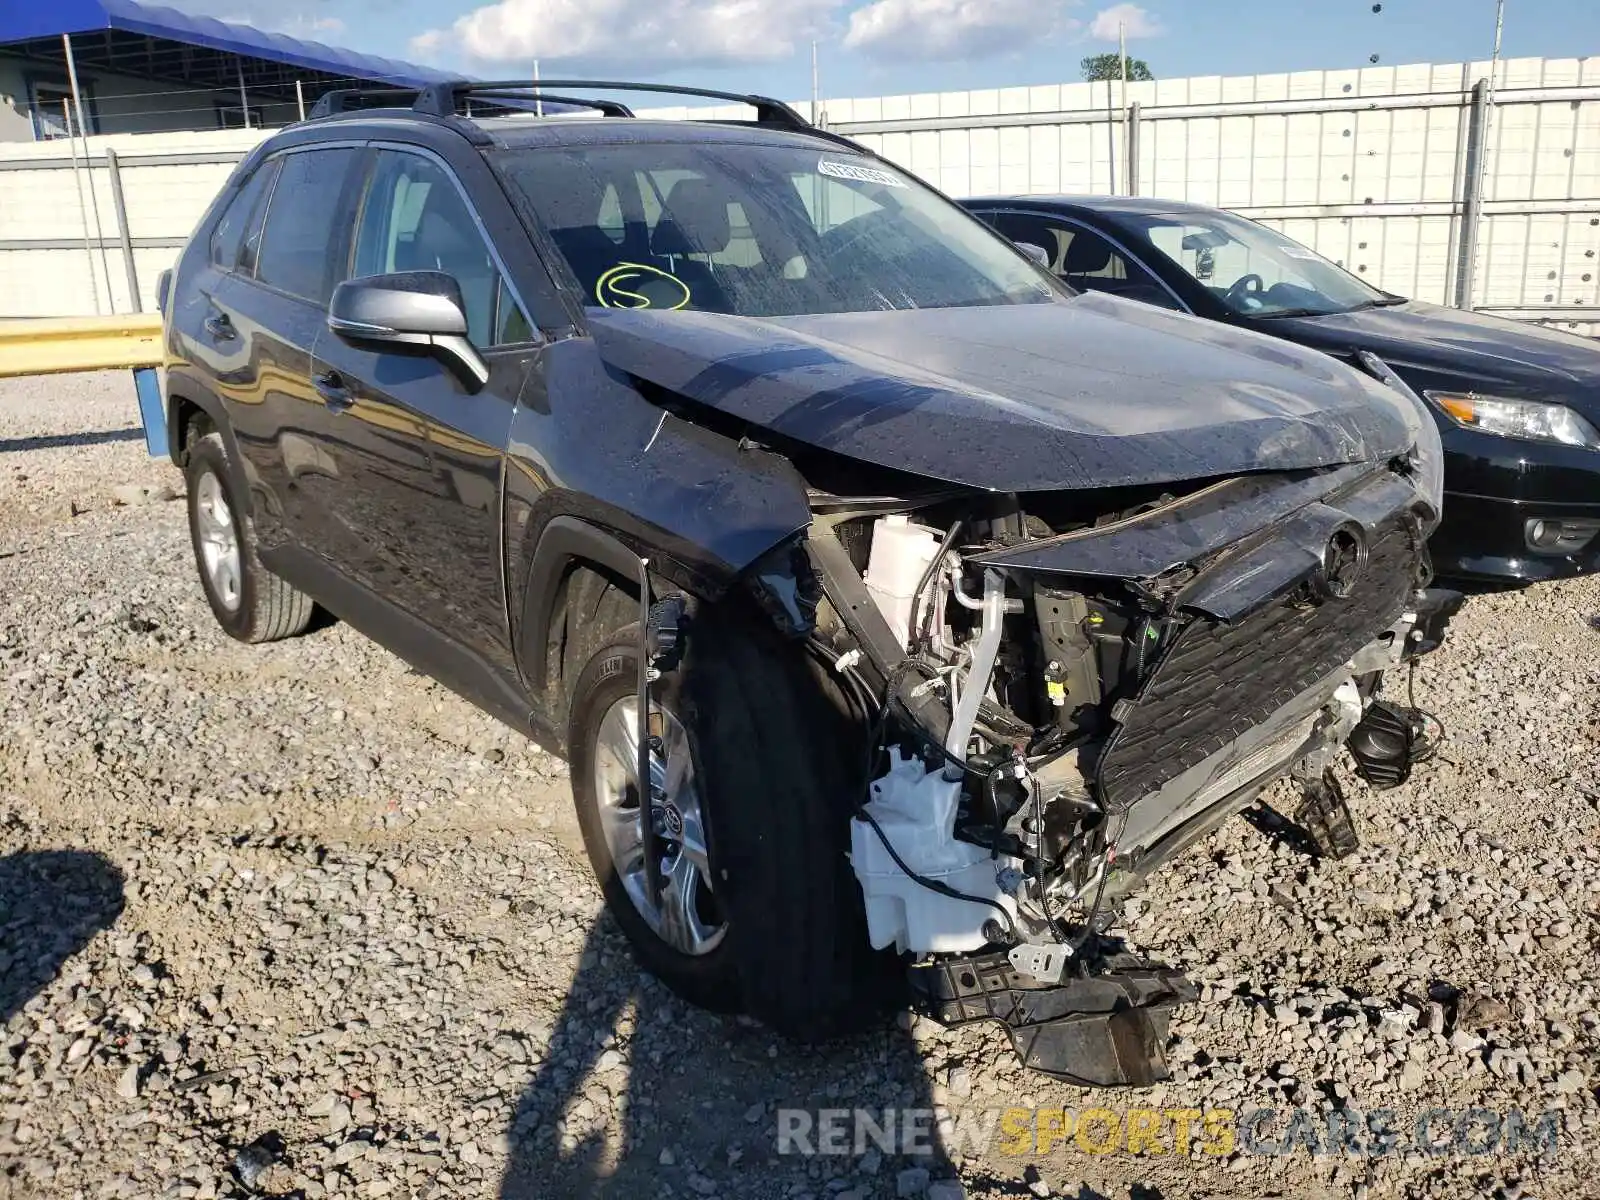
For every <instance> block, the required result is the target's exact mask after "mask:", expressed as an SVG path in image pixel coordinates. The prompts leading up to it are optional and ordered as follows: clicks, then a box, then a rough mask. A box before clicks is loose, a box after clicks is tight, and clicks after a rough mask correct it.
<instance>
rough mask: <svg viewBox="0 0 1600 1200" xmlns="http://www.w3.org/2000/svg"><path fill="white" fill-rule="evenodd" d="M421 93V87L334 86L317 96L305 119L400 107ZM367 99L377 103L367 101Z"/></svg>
mask: <svg viewBox="0 0 1600 1200" xmlns="http://www.w3.org/2000/svg"><path fill="white" fill-rule="evenodd" d="M421 93H422V89H421V88H396V87H383V88H335V89H334V90H333V91H331V92H323V93H322V95H321V96H319V97H318V98H317V102H316V103H315V104H313V105H312V106H311V111H310V112H308V113H307V114H306V120H308V121H315V120H317V119H318V118H319V117H331V116H335V115H337V114H338V113H347V112H357V111H359V110H361V109H364V108H379V107H388V108H400V107H404V106H406V105H408V104H410V103H412V102H414V101H415V100H416V99H417V98H418V97H419V96H420V95H421ZM383 100H392V101H394V103H393V104H390V105H383V104H382V103H381V102H382V101H383ZM369 101H378V102H379V103H369Z"/></svg>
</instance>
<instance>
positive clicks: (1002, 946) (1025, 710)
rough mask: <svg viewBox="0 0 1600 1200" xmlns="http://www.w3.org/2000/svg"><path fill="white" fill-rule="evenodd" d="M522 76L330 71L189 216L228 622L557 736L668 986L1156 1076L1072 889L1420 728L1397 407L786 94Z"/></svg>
mask: <svg viewBox="0 0 1600 1200" xmlns="http://www.w3.org/2000/svg"><path fill="white" fill-rule="evenodd" d="M541 86H542V87H543V88H544V91H542V92H541V93H540V96H541V97H542V99H543V101H544V104H543V105H542V107H544V110H545V112H544V115H534V114H532V113H527V112H521V111H516V110H518V109H519V108H527V107H531V105H530V103H529V101H530V98H531V97H532V96H533V94H534V93H533V92H532V91H531V90H530V89H529V88H528V87H527V86H525V85H524V86H520V87H518V86H514V85H487V84H466V83H462V84H456V85H442V86H439V87H434V88H432V89H429V90H427V91H425V92H422V93H421V94H419V95H417V96H416V98H415V100H414V101H413V102H411V103H410V105H409V106H401V107H390V108H370V109H368V108H362V107H361V105H362V104H363V103H365V101H364V100H363V98H362V97H360V96H351V97H344V98H341V97H335V98H333V99H331V100H327V101H324V103H323V111H322V113H321V114H319V115H316V116H314V118H313V119H311V120H309V121H307V122H305V123H303V124H300V125H298V126H295V127H292V128H290V129H287V130H285V131H283V132H280V133H278V134H275V135H273V136H272V137H270V138H268V139H267V140H266V141H264V142H263V143H262V144H261V145H260V146H259V147H258V148H256V149H255V150H254V151H252V152H251V154H250V155H249V156H248V158H247V159H246V160H245V161H244V162H243V163H242V164H241V165H240V166H239V168H238V170H237V171H236V172H235V173H234V175H233V177H232V178H231V179H230V181H229V182H228V184H227V186H226V187H225V188H224V189H223V191H222V194H221V195H220V196H218V198H217V200H216V202H215V203H214V204H213V205H212V207H211V209H210V210H209V212H208V213H207V215H206V216H205V218H204V220H203V221H202V222H201V224H200V226H199V228H198V230H197V232H196V234H195V236H194V237H193V239H192V240H191V242H190V243H189V245H188V246H187V248H186V249H185V250H184V252H183V255H182V257H181V259H180V261H179V263H178V266H177V267H176V269H175V274H174V275H173V276H172V277H171V278H170V279H169V280H167V281H166V282H165V284H164V286H163V289H162V290H163V296H164V311H165V314H166V345H167V353H168V357H169V362H168V365H167V371H166V389H167V395H168V404H169V427H170V437H171V454H172V458H173V460H174V461H175V462H176V463H178V464H179V465H180V466H181V467H182V468H183V470H184V471H185V472H186V474H187V480H188V490H189V513H190V523H191V529H192V534H193V543H194V551H195V556H196V560H197V562H198V564H199V574H200V580H201V583H202V586H203V588H204V591H205V595H206V597H207V600H208V601H209V603H210V607H211V609H212V611H213V613H214V614H215V615H216V618H217V620H218V621H219V622H220V623H221V625H222V627H223V628H224V629H225V630H226V631H227V632H228V633H229V634H231V635H232V636H234V637H236V638H239V639H241V640H244V641H250V642H260V641H268V640H271V639H273V638H278V637H283V636H286V635H289V634H293V633H296V632H298V631H300V630H303V629H304V628H305V627H306V625H307V623H308V621H309V619H310V617H311V614H312V608H313V605H314V604H317V605H322V606H324V607H326V608H327V609H329V610H331V611H332V612H333V613H334V614H337V615H338V616H340V617H342V618H344V619H345V620H347V621H349V622H351V623H352V624H354V625H355V626H357V627H358V628H360V629H362V630H364V631H366V632H367V633H369V634H370V635H371V636H372V637H374V638H376V639H377V640H379V641H381V642H383V643H384V644H385V645H387V646H389V647H391V648H392V649H393V650H394V651H395V652H396V653H398V654H400V655H402V656H404V657H405V658H407V659H408V660H409V661H411V662H412V663H414V664H416V665H417V666H418V667H419V668H421V669H422V670H424V671H427V672H428V673H430V674H432V675H433V676H435V677H436V678H438V679H440V680H442V681H443V682H445V683H446V684H448V685H449V686H451V687H453V688H455V689H457V690H458V691H459V692H461V694H463V695H465V696H467V697H469V698H470V699H472V700H474V701H475V702H477V703H478V704H480V705H482V706H483V707H484V708H485V709H487V710H488V711H490V712H492V713H495V714H497V715H498V716H499V717H501V718H502V719H504V720H505V721H506V722H508V723H509V724H511V725H512V726H514V727H515V728H517V729H519V730H522V731H524V732H525V733H526V734H527V735H529V736H530V737H532V738H534V739H536V740H537V741H538V742H540V743H541V744H543V745H544V746H546V747H549V748H550V749H551V750H553V751H555V752H556V753H559V754H561V755H564V756H566V757H567V759H568V760H569V761H570V764H571V778H572V788H573V794H574V799H575V803H576V807H577V814H578V818H579V821H580V824H581V826H582V830H583V835H584V839H585V842H586V845H587V847H588V851H589V856H590V859H591V861H592V863H593V865H594V869H595V871H596V873H597V875H598V876H599V878H600V880H601V882H602V885H603V887H604V890H605V893H606V896H607V900H608V902H609V906H610V909H611V911H612V913H613V914H614V916H615V918H616V920H617V921H618V922H619V924H620V925H621V927H622V929H623V930H624V931H625V933H626V934H627V936H628V937H629V939H630V940H631V941H632V943H633V945H634V946H635V947H636V949H637V952H638V955H639V957H640V959H641V961H642V962H643V963H644V964H645V965H646V966H648V967H649V968H650V969H651V970H653V971H654V972H656V973H657V974H658V975H659V976H660V977H662V978H663V979H664V980H666V981H667V982H668V983H669V984H670V985H671V986H672V987H674V988H675V989H677V990H678V991H679V992H680V993H681V994H682V995H684V996H686V997H688V998H690V999H692V1000H694V1001H696V1002H698V1003H700V1004H704V1005H707V1006H710V1007H713V1008H719V1009H734V1010H742V1011H745V1012H749V1013H752V1014H754V1015H756V1016H758V1017H760V1018H761V1019H763V1020H765V1021H767V1022H768V1023H770V1024H771V1025H772V1026H774V1027H776V1028H777V1029H780V1030H782V1031H784V1032H786V1033H789V1034H792V1035H795V1036H803V1037H818V1036H826V1035H830V1034H832V1033H834V1032H836V1031H839V1030H841V1029H845V1028H848V1027H849V1026H851V1025H852V1024H855V1023H858V1022H860V1021H861V1020H863V1019H865V1018H866V1017H868V1016H870V1015H871V1014H872V1013H873V1012H874V1011H875V1010H876V1009H877V1008H878V1006H879V1005H880V1004H881V1003H882V1002H884V1001H885V1000H886V999H891V998H893V997H894V996H895V995H897V994H899V993H900V992H903V990H904V989H905V987H906V981H907V979H908V978H909V979H910V981H911V994H912V995H913V996H914V997H915V999H916V1002H917V1003H918V1004H919V1005H921V1006H922V1007H923V1008H924V1010H926V1011H928V1012H930V1013H932V1014H933V1015H935V1016H937V1017H939V1018H941V1019H944V1020H948V1021H959V1020H969V1019H974V1018H976V1017H980V1016H986V1017H994V1018H1002V1019H1006V1020H1007V1021H1008V1022H1009V1023H1010V1025H1011V1026H1012V1028H1013V1031H1014V1032H1016V1033H1017V1036H1018V1037H1019V1039H1025V1042H1026V1046H1027V1048H1028V1049H1027V1056H1028V1061H1029V1062H1030V1063H1031V1064H1033V1065H1036V1066H1040V1067H1042V1068H1045V1069H1049V1070H1054V1071H1057V1072H1059V1073H1061V1074H1064V1075H1069V1076H1071V1077H1073V1078H1078V1079H1083V1080H1088V1081H1092V1082H1099V1083H1114V1082H1144V1081H1148V1080H1149V1079H1152V1078H1155V1077H1158V1076H1159V1075H1160V1073H1161V1061H1160V1058H1161V1046H1162V1044H1163V1041H1164V1039H1163V1038H1162V1037H1161V1036H1160V1030H1161V1027H1162V1023H1163V1021H1164V1014H1165V1011H1166V1007H1167V1006H1169V1005H1170V1004H1172V1003H1174V1002H1176V1001H1178V1000H1182V999H1187V998H1191V997H1192V996H1193V989H1192V988H1191V987H1190V986H1189V985H1188V984H1187V982H1186V981H1184V980H1183V978H1182V977H1181V976H1180V975H1178V974H1177V973H1176V972H1172V971H1168V970H1165V969H1162V968H1158V967H1156V966H1153V965H1150V964H1146V963H1143V962H1142V961H1139V960H1137V959H1131V958H1129V957H1128V955H1127V954H1126V953H1122V952H1113V947H1114V945H1115V944H1114V943H1112V942H1109V941H1104V940H1103V939H1102V938H1101V937H1100V936H1099V935H1100V934H1101V933H1103V932H1104V926H1105V921H1106V919H1107V917H1108V914H1109V913H1110V912H1111V911H1112V910H1111V908H1110V906H1111V905H1113V904H1114V903H1115V901H1116V899H1117V898H1118V897H1119V896H1122V895H1124V894H1126V893H1127V892H1128V891H1129V890H1130V889H1132V888H1133V887H1135V886H1136V885H1137V884H1138V882H1139V881H1140V880H1141V879H1143V878H1144V877H1145V876H1147V875H1148V874H1149V873H1150V872H1151V871H1152V870H1154V869H1156V868H1157V867H1158V866H1159V865H1160V864H1161V863H1163V862H1164V861H1166V860H1167V859H1169V858H1170V857H1171V856H1172V855H1173V854H1175V853H1176V852H1177V851H1178V850H1180V849H1182V848H1183V847H1184V846H1186V845H1188V844H1189V843H1191V842H1192V841H1194V840H1195V839H1196V838H1198V837H1200V836H1201V835H1203V834H1204V833H1206V832H1208V831H1209V830H1211V829H1213V828H1215V826H1216V825H1217V824H1218V823H1219V822H1220V821H1221V820H1222V819H1224V818H1225V817H1227V816H1228V815H1229V814H1231V813H1233V812H1235V811H1237V810H1238V809H1240V808H1242V807H1243V806H1245V805H1246V804H1248V803H1250V802H1251V800H1252V799H1253V798H1254V797H1255V796H1257V795H1258V794H1259V793H1260V792H1261V791H1262V789H1263V788H1264V787H1266V786H1267V785H1268V784H1269V783H1271V782H1273V781H1275V780H1277V779H1280V778H1283V777H1285V776H1286V775H1293V776H1294V777H1295V778H1296V779H1298V780H1299V781H1300V783H1301V785H1302V790H1303V793H1304V796H1305V804H1304V807H1303V809H1302V811H1301V819H1302V821H1303V823H1305V824H1306V825H1307V826H1308V827H1309V829H1310V831H1311V832H1312V834H1313V835H1314V836H1315V837H1316V838H1317V839H1318V841H1319V842H1320V843H1321V845H1322V846H1323V847H1324V848H1325V849H1326V850H1327V851H1328V852H1330V853H1341V852H1344V851H1346V850H1348V849H1349V848H1350V847H1351V846H1352V845H1353V844H1354V836H1355V835H1354V830H1353V827H1352V825H1351V822H1350V816H1349V812H1348V809H1347V807H1346V805H1345V802H1344V800H1343V798H1342V796H1341V794H1340V792H1339V790H1338V785H1337V783H1336V781H1335V779H1334V776H1333V775H1332V774H1331V773H1330V771H1329V767H1330V764H1331V763H1332V761H1333V760H1334V758H1335V757H1336V756H1337V755H1338V754H1340V753H1341V752H1342V748H1343V747H1344V746H1345V745H1346V744H1348V745H1349V747H1350V749H1351V752H1352V754H1353V755H1354V758H1355V762H1356V765H1357V767H1358V768H1359V769H1360V770H1362V771H1363V772H1365V773H1366V774H1367V776H1368V778H1369V779H1371V780H1372V781H1373V782H1374V783H1375V784H1378V785H1385V784H1392V783H1398V782H1400V781H1403V780H1404V778H1405V776H1406V773H1407V771H1408V770H1409V768H1410V765H1411V763H1412V761H1413V760H1415V759H1416V758H1417V757H1418V755H1419V754H1420V752H1421V750H1420V746H1421V735H1420V718H1419V716H1418V714H1417V713H1416V712H1415V711H1414V710H1410V709H1406V708H1403V707H1400V706H1397V705H1394V704H1391V703H1389V702H1388V701H1385V700H1383V699H1381V698H1380V696H1379V691H1380V688H1381V686H1382V681H1383V678H1384V674H1385V672H1386V671H1388V670H1390V669H1392V668H1395V667H1398V666H1399V665H1400V664H1401V663H1403V662H1404V661H1406V659H1408V658H1409V657H1410V656H1412V655H1414V654H1417V653H1423V652H1426V651H1427V650H1429V649H1431V648H1432V646H1433V645H1435V644H1436V642H1437V640H1438V637H1439V636H1440V631H1441V629H1442V627H1443V625H1444V623H1445V621H1446V620H1447V619H1448V616H1449V614H1450V612H1451V611H1453V608H1452V605H1453V603H1454V602H1455V600H1456V598H1455V597H1453V595H1452V594H1450V593H1445V592H1441V591H1438V590H1430V589H1428V588H1427V583H1428V579H1427V570H1426V561H1425V540H1426V537H1427V535H1428V533H1429V532H1430V531H1431V530H1432V528H1433V526H1434V524H1435V523H1436V521H1437V515H1438V507H1439V502H1440V498H1439V492H1438V488H1439V484H1440V470H1441V460H1440V451H1439V442H1438V437H1437V434H1436V433H1435V430H1434V427H1433V424H1432V422H1431V420H1429V419H1428V417H1427V415H1426V412H1425V410H1424V408H1423V405H1422V401H1421V400H1419V399H1418V398H1416V397H1415V396H1413V395H1411V394H1410V393H1409V392H1408V391H1407V389H1406V388H1405V387H1404V385H1403V384H1401V383H1400V382H1399V381H1398V380H1397V379H1395V377H1394V376H1393V375H1392V374H1390V373H1389V372H1388V371H1387V369H1386V368H1384V367H1383V365H1382V363H1381V362H1378V361H1377V360H1372V361H1371V362H1369V364H1368V365H1369V367H1370V368H1371V370H1372V371H1373V373H1374V374H1375V375H1377V376H1380V377H1382V378H1383V379H1384V380H1386V381H1387V382H1380V381H1379V380H1378V379H1376V378H1374V377H1373V375H1369V374H1362V373H1360V372H1358V371H1356V370H1353V369H1351V368H1349V367H1346V366H1344V365H1342V364H1340V363H1337V362H1334V361H1333V360H1332V359H1330V358H1328V357H1326V356H1324V355H1321V354H1316V353H1313V352H1311V351H1305V350H1300V349H1297V348H1294V347H1288V346H1285V345H1283V344H1282V343H1280V342H1276V341H1274V340H1272V339H1270V338H1264V337H1260V336H1257V335H1254V334H1250V333H1245V332H1233V331H1229V330H1225V329H1222V328H1221V327H1219V326H1216V325H1212V324H1208V323H1206V322H1203V321H1197V320H1194V319H1192V318H1190V317H1185V316H1179V315H1176V314H1171V313H1164V312H1160V311H1158V310H1156V309H1153V308H1149V307H1146V306H1142V305H1130V304H1123V303H1119V302H1116V301H1113V300H1110V299H1107V298H1105V297H1099V296H1094V295H1086V296H1076V295H1074V294H1073V293H1072V292H1071V291H1070V290H1069V289H1066V288H1064V287H1062V286H1061V285H1060V284H1059V282H1058V281H1057V280H1056V279H1055V278H1054V277H1053V276H1052V275H1050V274H1049V273H1048V272H1046V271H1043V270H1042V269H1040V268H1039V267H1038V266H1037V265H1036V264H1035V263H1034V262H1032V261H1031V260H1030V259H1029V258H1028V257H1027V255H1025V254H1023V253H1021V252H1019V251H1018V250H1017V249H1016V248H1015V247H1014V246H1012V245H1011V244H1010V243H1008V242H1006V241H1005V240H1004V239H1002V238H1000V237H998V236H996V235H995V234H994V233H993V232H992V231H991V230H989V229H987V228H986V227H985V226H984V225H983V224H981V223H980V222H978V221H976V220H974V219H973V218H971V217H970V216H968V215H967V214H966V213H964V212H963V211H962V210H961V209H960V208H959V207H957V206H956V205H954V204H952V203H950V202H949V201H947V200H945V199H944V198H943V197H941V196H940V195H938V194H937V193H936V192H934V191H932V190H930V189H928V188H926V187H925V186H923V185H922V184H921V183H919V182H918V181H917V180H915V179H913V178H911V177H910V176H908V175H906V174H905V173H904V172H902V171H900V170H899V169H898V168H896V167H894V166H892V165H891V164H889V163H887V162H885V161H883V160H881V159H878V158H875V157H873V156H871V155H869V154H867V153H865V152H863V151H862V150H860V149H859V148H858V147H856V146H854V145H852V144H851V143H849V142H847V141H845V140H843V139H841V138H838V137H836V136H833V135H830V134H828V133H825V132H823V131H821V130H818V129H814V128H812V127H811V126H809V125H808V124H807V123H806V122H805V121H803V120H802V119H801V118H799V117H798V116H797V115H796V114H794V113H793V112H792V111H790V110H789V109H787V108H785V107H784V106H783V105H781V104H779V103H777V102H775V101H770V100H765V99H762V98H759V97H727V96H719V94H717V93H704V92H691V93H690V94H694V95H714V96H719V98H723V99H740V100H744V101H746V102H748V103H750V104H751V105H753V106H754V108H755V117H754V119H753V120H749V121H743V122H700V121H655V120H643V119H637V118H634V117H633V116H632V115H631V112H630V110H628V109H627V108H626V107H625V106H624V105H622V104H620V103H619V102H617V101H614V100H601V101H596V102H592V103H593V108H594V109H595V110H597V111H589V112H579V111H573V108H574V104H575V102H572V101H561V100H559V99H558V96H559V95H560V93H561V91H562V90H563V85H560V84H550V83H546V84H544V85H541ZM580 86H581V87H584V88H589V87H596V88H597V87H599V86H600V85H591V84H581V85H580V84H579V83H572V84H568V85H565V86H564V90H565V91H567V92H571V91H575V90H578V89H579V88H580ZM610 86H613V87H615V86H618V85H610ZM552 88H553V89H556V90H555V91H551V89H552ZM655 90H672V89H665V87H664V85H657V87H656V89H655ZM679 90H684V89H679ZM386 102H387V103H389V104H391V105H392V104H394V103H395V99H394V97H393V95H392V94H391V95H389V96H388V97H387V98H386ZM469 103H470V104H471V106H472V110H473V112H474V113H475V114H476V116H474V117H471V118H469V117H467V116H464V115H463V110H464V108H465V107H466V106H467V105H468V104H469ZM557 105H560V106H562V107H563V111H562V112H560V113H554V112H552V111H551V110H552V109H554V108H555V107H556V106H557ZM496 110H498V114H497V115H486V114H495V113H496ZM641 780H648V781H649V785H648V787H641V784H640V781H641ZM908 971H909V975H908Z"/></svg>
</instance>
